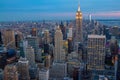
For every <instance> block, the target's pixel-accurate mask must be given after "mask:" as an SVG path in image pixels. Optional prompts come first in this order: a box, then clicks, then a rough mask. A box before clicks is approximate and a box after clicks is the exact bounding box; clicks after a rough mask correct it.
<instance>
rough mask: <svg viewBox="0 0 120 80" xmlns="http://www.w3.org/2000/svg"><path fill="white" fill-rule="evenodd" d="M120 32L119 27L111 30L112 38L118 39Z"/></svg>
mask: <svg viewBox="0 0 120 80" xmlns="http://www.w3.org/2000/svg"><path fill="white" fill-rule="evenodd" d="M119 32H120V28H119V27H118V26H114V27H112V29H111V33H112V36H115V37H116V38H118V36H119Z"/></svg>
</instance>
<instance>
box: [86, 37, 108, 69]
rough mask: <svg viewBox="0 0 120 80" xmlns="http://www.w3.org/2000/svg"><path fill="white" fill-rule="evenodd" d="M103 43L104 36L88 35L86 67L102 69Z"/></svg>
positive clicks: (103, 59)
mask: <svg viewBox="0 0 120 80" xmlns="http://www.w3.org/2000/svg"><path fill="white" fill-rule="evenodd" d="M105 43H106V37H105V36H103V35H88V60H87V61H88V69H90V70H93V69H95V70H103V69H104V63H105Z"/></svg>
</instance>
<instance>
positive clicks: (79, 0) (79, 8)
mask: <svg viewBox="0 0 120 80" xmlns="http://www.w3.org/2000/svg"><path fill="white" fill-rule="evenodd" d="M78 11H80V0H78Z"/></svg>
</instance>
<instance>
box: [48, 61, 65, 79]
mask: <svg viewBox="0 0 120 80" xmlns="http://www.w3.org/2000/svg"><path fill="white" fill-rule="evenodd" d="M66 76H67V63H53V65H52V66H51V68H50V79H56V80H62V79H63V78H64V77H66Z"/></svg>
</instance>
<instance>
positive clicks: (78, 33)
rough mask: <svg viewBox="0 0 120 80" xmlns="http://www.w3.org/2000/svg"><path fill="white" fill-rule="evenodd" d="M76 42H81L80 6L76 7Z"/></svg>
mask: <svg viewBox="0 0 120 80" xmlns="http://www.w3.org/2000/svg"><path fill="white" fill-rule="evenodd" d="M75 39H76V40H75V41H76V42H82V41H83V34H82V12H81V11H80V5H79V6H78V10H77V12H76V38H75Z"/></svg>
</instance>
